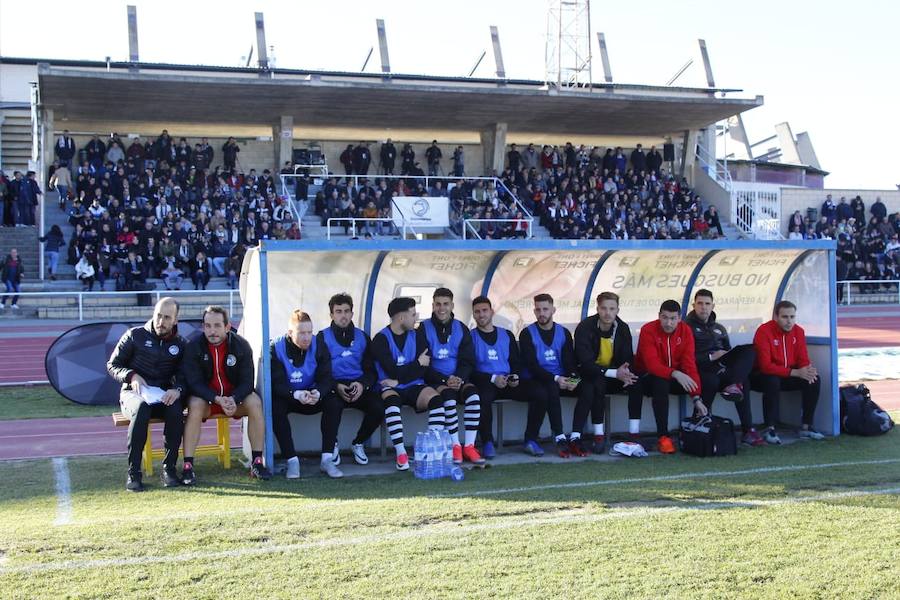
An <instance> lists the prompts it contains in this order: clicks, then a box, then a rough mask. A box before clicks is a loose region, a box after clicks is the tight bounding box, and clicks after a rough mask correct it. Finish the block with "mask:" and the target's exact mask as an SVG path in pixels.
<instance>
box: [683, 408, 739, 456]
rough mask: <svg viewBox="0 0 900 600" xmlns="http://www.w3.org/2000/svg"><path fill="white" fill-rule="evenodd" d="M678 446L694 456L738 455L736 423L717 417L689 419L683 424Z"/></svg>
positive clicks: (707, 416)
mask: <svg viewBox="0 0 900 600" xmlns="http://www.w3.org/2000/svg"><path fill="white" fill-rule="evenodd" d="M678 445H679V447H680V448H681V451H682V452H684V453H685V454H693V455H694V456H729V455H731V454H737V441H736V440H735V437H734V423H733V422H732V421H731V419H726V418H724V417H717V416H715V415H706V416H705V417H699V416H698V417H690V418H687V419H685V420H683V421H682V422H681V435H680V436H679V438H678Z"/></svg>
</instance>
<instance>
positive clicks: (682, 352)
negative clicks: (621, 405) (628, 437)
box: [628, 300, 707, 454]
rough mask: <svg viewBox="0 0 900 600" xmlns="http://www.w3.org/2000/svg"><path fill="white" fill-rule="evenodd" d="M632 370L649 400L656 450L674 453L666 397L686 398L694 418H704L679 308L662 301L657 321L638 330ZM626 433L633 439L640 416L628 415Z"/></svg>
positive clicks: (689, 340)
mask: <svg viewBox="0 0 900 600" xmlns="http://www.w3.org/2000/svg"><path fill="white" fill-rule="evenodd" d="M634 369H635V372H636V373H637V374H638V376H639V377H641V378H642V379H643V381H642V382H641V384H642V386H643V387H642V391H643V394H644V396H650V398H651V399H652V400H653V415H654V417H656V435H658V436H659V444H658V449H659V451H660V452H661V453H663V454H674V453H675V442H673V441H672V438H671V437H670V436H669V394H689V395H690V396H691V399H692V400H693V402H694V412H695V413H696V414H701V415H705V414H707V410H706V405H704V404H703V401H702V400H701V399H700V394H701V393H702V390H701V388H700V375H699V374H698V373H697V363H696V359H695V358H694V335H693V334H692V333H691V328H690V327H688V326H687V325H686V324H685V323H682V321H681V305H680V304H678V302H676V301H675V300H666V301H665V302H663V303H662V305H661V306H660V307H659V319H657V320H656V321H651V322H650V323H647V324H646V325H644V326H643V327H641V335H640V337H638V348H637V356H636V357H635V361H634ZM630 417H631V418H630V419H629V422H628V431H629V433H631V434H633V435H635V436H637V435H638V433H639V428H640V423H641V421H640V413H638V414H637V415H636V418H635V415H630Z"/></svg>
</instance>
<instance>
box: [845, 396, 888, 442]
mask: <svg viewBox="0 0 900 600" xmlns="http://www.w3.org/2000/svg"><path fill="white" fill-rule="evenodd" d="M840 392H841V430H842V431H843V432H844V433H849V434H850V435H881V434H882V433H887V432H888V431H890V430H891V429H892V428H893V427H894V421H893V420H892V419H891V416H890V415H889V414H887V412H885V411H884V410H882V408H881V407H880V406H878V405H877V404H875V401H874V400H872V394H871V393H870V392H869V388H868V387H866V386H865V385H863V384H859V385H845V386H844V387H842V388H841V389H840Z"/></svg>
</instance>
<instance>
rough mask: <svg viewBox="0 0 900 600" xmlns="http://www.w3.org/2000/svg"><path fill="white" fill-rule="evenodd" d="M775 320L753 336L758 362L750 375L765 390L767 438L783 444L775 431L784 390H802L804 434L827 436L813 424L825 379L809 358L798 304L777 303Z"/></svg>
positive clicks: (755, 385)
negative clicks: (822, 382) (821, 377)
mask: <svg viewBox="0 0 900 600" xmlns="http://www.w3.org/2000/svg"><path fill="white" fill-rule="evenodd" d="M772 317H773V318H772V320H771V321H768V322H766V323H763V324H762V325H760V326H759V328H758V329H757V330H756V334H755V335H754V336H753V347H754V348H755V349H756V365H755V366H754V372H753V374H752V375H751V377H750V382H751V384H752V387H753V389H754V390H756V391H758V392H762V394H763V416H764V417H765V421H766V430H765V432H763V439H765V441H766V442H767V443H769V444H780V443H781V438H779V437H778V434H777V433H776V432H775V427H776V426H777V425H778V422H779V405H780V403H781V392H782V391H799V392H800V394H801V397H802V400H803V412H802V415H801V421H802V424H801V427H800V432H799V435H800V437H801V438H804V439H810V440H821V439H824V438H825V436H824V435H822V434H821V433H819V432H818V431H816V430H814V429H813V428H812V422H813V419H814V417H815V413H816V405H817V404H818V403H819V389H820V386H821V380H820V379H819V372H818V371H817V370H816V368H815V367H814V366H813V364H812V361H811V360H810V359H809V352H808V351H807V348H806V333H805V332H804V331H803V328H802V327H800V326H799V325H797V305H795V304H794V303H793V302H788V301H787V300H782V301H781V302H779V303H778V304H776V305H775V310H774V312H773V314H772Z"/></svg>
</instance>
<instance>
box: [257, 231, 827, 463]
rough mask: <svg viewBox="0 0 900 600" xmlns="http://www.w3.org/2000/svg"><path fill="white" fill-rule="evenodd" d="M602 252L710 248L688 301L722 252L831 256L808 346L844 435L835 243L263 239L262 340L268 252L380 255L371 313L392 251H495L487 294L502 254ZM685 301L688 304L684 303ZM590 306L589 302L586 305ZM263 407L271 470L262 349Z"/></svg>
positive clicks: (268, 386) (267, 366)
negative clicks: (817, 356)
mask: <svg viewBox="0 0 900 600" xmlns="http://www.w3.org/2000/svg"><path fill="white" fill-rule="evenodd" d="M523 249H527V250H537V251H541V250H543V251H547V250H558V251H561V252H563V251H572V250H598V251H616V250H657V251H659V250H674V251H679V250H706V251H708V252H707V254H706V255H705V256H704V257H703V258H701V260H700V261H698V263H697V266H696V267H695V268H694V270H693V272H692V273H691V276H690V279H689V281H688V285H687V287H686V290H685V297H686V298H689V294H690V291H691V288H692V287H693V284H694V282H695V281H696V278H697V276H698V275H699V273H700V271H701V270H702V268H703V266H704V265H705V264H706V262H707V261H708V260H709V259H710V258H712V256H713V255H715V254H716V253H717V252H719V251H722V250H735V249H737V250H805V251H809V250H819V251H827V252H828V281H829V287H828V289H829V294H828V296H829V303H830V306H831V313H830V323H829V325H830V338H821V337H810V338H808V339H807V342H808V343H809V344H812V345H829V346H830V347H831V364H832V368H831V381H830V388H831V392H832V416H833V419H832V431H831V434H832V435H838V434H839V433H840V400H839V394H838V369H837V359H838V348H837V293H836V290H835V285H836V281H837V279H836V268H835V255H836V249H837V243H836V242H834V241H833V240H747V241H739V242H735V241H732V240H707V241H700V240H627V241H626V240H531V241H527V242H522V241H512V240H422V241H407V240H341V241H324V240H323V241H316V242H304V241H300V240H283V241H279V240H262V241H261V242H260V245H259V254H260V259H259V268H260V271H261V273H260V286H261V288H262V289H261V303H262V306H261V308H262V310H261V321H262V322H261V323H260V325H261V328H262V339H263V340H265V341H266V344H268V342H269V341H271V332H270V331H269V329H270V328H269V286H268V258H267V254H268V253H269V252H304V251H306V252H310V251H338V252H340V251H377V252H379V255H378V259H377V260H376V263H375V265H374V267H373V272H372V273H371V275H370V282H369V286H368V295H367V298H366V306H367V309H371V306H372V301H373V294H374V289H375V281H376V279H377V272H378V269H379V268H380V266H381V263H382V262H383V261H384V258H385V256H387V253H388V252H391V251H411V250H432V251H433V250H438V251H441V250H444V251H446V250H453V251H459V250H480V251H485V250H488V251H490V250H493V251H496V252H497V253H498V255H497V256H496V257H494V259H493V261H492V262H491V269H490V270H489V273H488V274H486V277H485V286H484V289H483V291H484V292H485V293H486V292H487V291H488V289H489V287H490V279H489V278H490V277H491V276H492V275H493V271H495V270H496V268H497V266H498V265H499V263H500V260H501V259H502V257H503V255H504V254H506V253H507V252H509V251H515V250H523ZM610 255H611V252H606V253H605V254H604V255H603V256H602V257H601V258H600V259H599V260H598V266H596V267H595V269H594V271H593V272H592V274H591V278H590V285H589V287H588V290H587V291H586V292H585V298H586V299H587V300H588V301H589V300H590V298H589V294H590V293H591V290H592V288H593V282H594V281H596V277H597V274H598V273H599V271H600V268H602V266H603V263H604V262H606V259H607V258H609V256H610ZM806 255H807V253H806V252H804V253H803V254H802V255H801V256H800V257H798V259H797V260H795V261H794V263H793V264H792V265H791V266H790V268H789V269H788V270H787V271H786V272H785V275H784V277H783V278H782V281H781V282H780V285H779V288H778V294H777V297H776V301H778V300H780V299H781V295H782V294H783V292H784V290H785V288H786V287H787V283H788V281H790V278H791V276H792V275H793V273H794V271H795V270H796V268H797V267H798V266H799V265H800V264H802V258H804V257H805V256H806ZM685 303H686V302H685ZM585 306H587V302H586V303H585ZM370 314H371V310H367V314H366V316H365V318H366V325H367V327H366V330H367V331H368V330H369V329H370V325H371V318H370ZM582 316H583V317H584V316H587V310H586V309H585V308H584V307H582ZM262 354H263V356H262V363H263V369H264V372H263V375H262V380H263V386H262V387H263V408H264V411H265V415H266V443H265V461H266V464H267V465H269V466H270V467H271V465H273V461H274V450H275V442H274V439H273V437H274V436H273V432H272V417H271V415H272V382H271V378H270V376H269V373H270V372H271V360H270V356H269V351H268V348H267V347H266V348H265V349H264V351H263V353H262Z"/></svg>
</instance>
